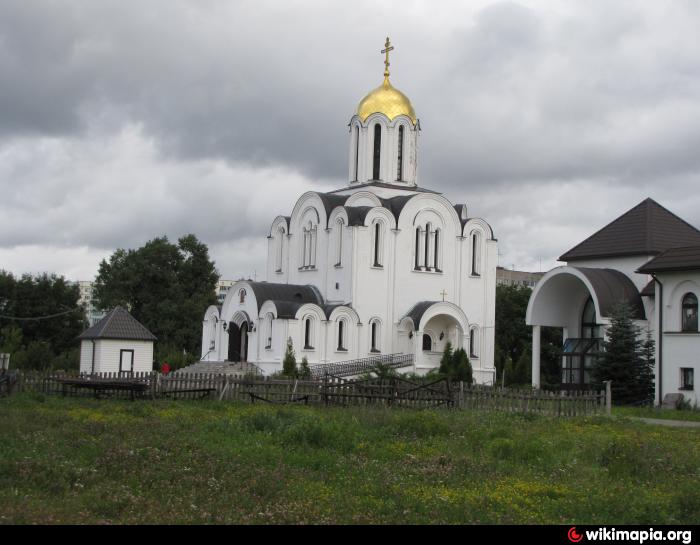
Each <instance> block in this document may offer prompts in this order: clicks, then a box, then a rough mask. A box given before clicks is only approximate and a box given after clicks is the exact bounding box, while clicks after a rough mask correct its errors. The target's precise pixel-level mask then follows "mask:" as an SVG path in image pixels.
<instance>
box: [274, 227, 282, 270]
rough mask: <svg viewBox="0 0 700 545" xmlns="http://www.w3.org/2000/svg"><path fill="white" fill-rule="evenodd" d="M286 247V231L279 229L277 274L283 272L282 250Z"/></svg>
mask: <svg viewBox="0 0 700 545" xmlns="http://www.w3.org/2000/svg"><path fill="white" fill-rule="evenodd" d="M283 245H284V229H279V230H278V232H277V258H276V263H275V265H276V267H275V270H276V272H282V250H283Z"/></svg>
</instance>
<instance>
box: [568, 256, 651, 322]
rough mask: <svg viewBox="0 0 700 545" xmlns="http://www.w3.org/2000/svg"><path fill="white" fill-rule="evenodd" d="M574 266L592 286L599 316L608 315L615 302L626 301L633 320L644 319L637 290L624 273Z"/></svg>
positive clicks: (642, 304) (640, 298)
mask: <svg viewBox="0 0 700 545" xmlns="http://www.w3.org/2000/svg"><path fill="white" fill-rule="evenodd" d="M574 268H575V269H576V270H578V271H580V272H581V273H583V275H584V276H585V277H586V278H587V279H588V281H589V282H590V283H591V285H592V286H593V291H595V294H596V296H597V297H598V304H599V305H600V308H599V309H597V310H598V314H599V315H600V316H610V314H611V311H612V309H613V307H614V306H615V305H616V304H617V303H627V304H628V305H629V306H630V307H631V308H632V317H633V318H634V319H635V320H645V319H646V314H645V312H644V303H643V302H642V297H641V295H640V294H639V290H637V287H636V286H635V285H634V283H633V282H632V280H630V279H629V277H628V276H627V275H626V274H624V273H622V272H620V271H616V270H615V269H592V268H588V267H574Z"/></svg>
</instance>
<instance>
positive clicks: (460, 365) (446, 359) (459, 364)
mask: <svg viewBox="0 0 700 545" xmlns="http://www.w3.org/2000/svg"><path fill="white" fill-rule="evenodd" d="M435 375H437V376H442V377H445V378H449V379H450V380H455V381H463V382H466V383H468V384H472V382H473V381H474V378H473V371H472V364H471V362H470V361H469V356H468V355H467V352H466V351H465V350H464V349H463V348H458V349H457V350H452V343H450V342H449V341H448V342H447V344H446V345H445V349H444V350H443V352H442V358H440V368H439V370H438V372H437V373H435Z"/></svg>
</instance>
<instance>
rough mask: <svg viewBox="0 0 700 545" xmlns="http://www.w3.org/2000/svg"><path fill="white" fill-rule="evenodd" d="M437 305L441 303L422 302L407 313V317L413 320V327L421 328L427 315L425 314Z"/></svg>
mask: <svg viewBox="0 0 700 545" xmlns="http://www.w3.org/2000/svg"><path fill="white" fill-rule="evenodd" d="M436 303H439V301H420V302H419V303H416V304H415V305H413V307H411V310H409V311H408V312H407V313H406V316H408V317H409V318H411V320H413V327H415V328H416V329H418V328H419V327H420V321H421V319H422V318H423V314H425V312H426V311H427V310H428V309H429V308H430V307H432V306H433V305H434V304H436Z"/></svg>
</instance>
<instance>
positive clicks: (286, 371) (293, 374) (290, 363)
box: [282, 339, 308, 378]
mask: <svg viewBox="0 0 700 545" xmlns="http://www.w3.org/2000/svg"><path fill="white" fill-rule="evenodd" d="M307 365H308V362H307ZM298 374H299V371H298V369H297V358H296V355H295V354H294V347H293V346H292V340H291V339H289V340H288V341H287V350H286V351H285V353H284V359H283V360H282V375H283V376H285V377H288V378H297V376H298Z"/></svg>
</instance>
